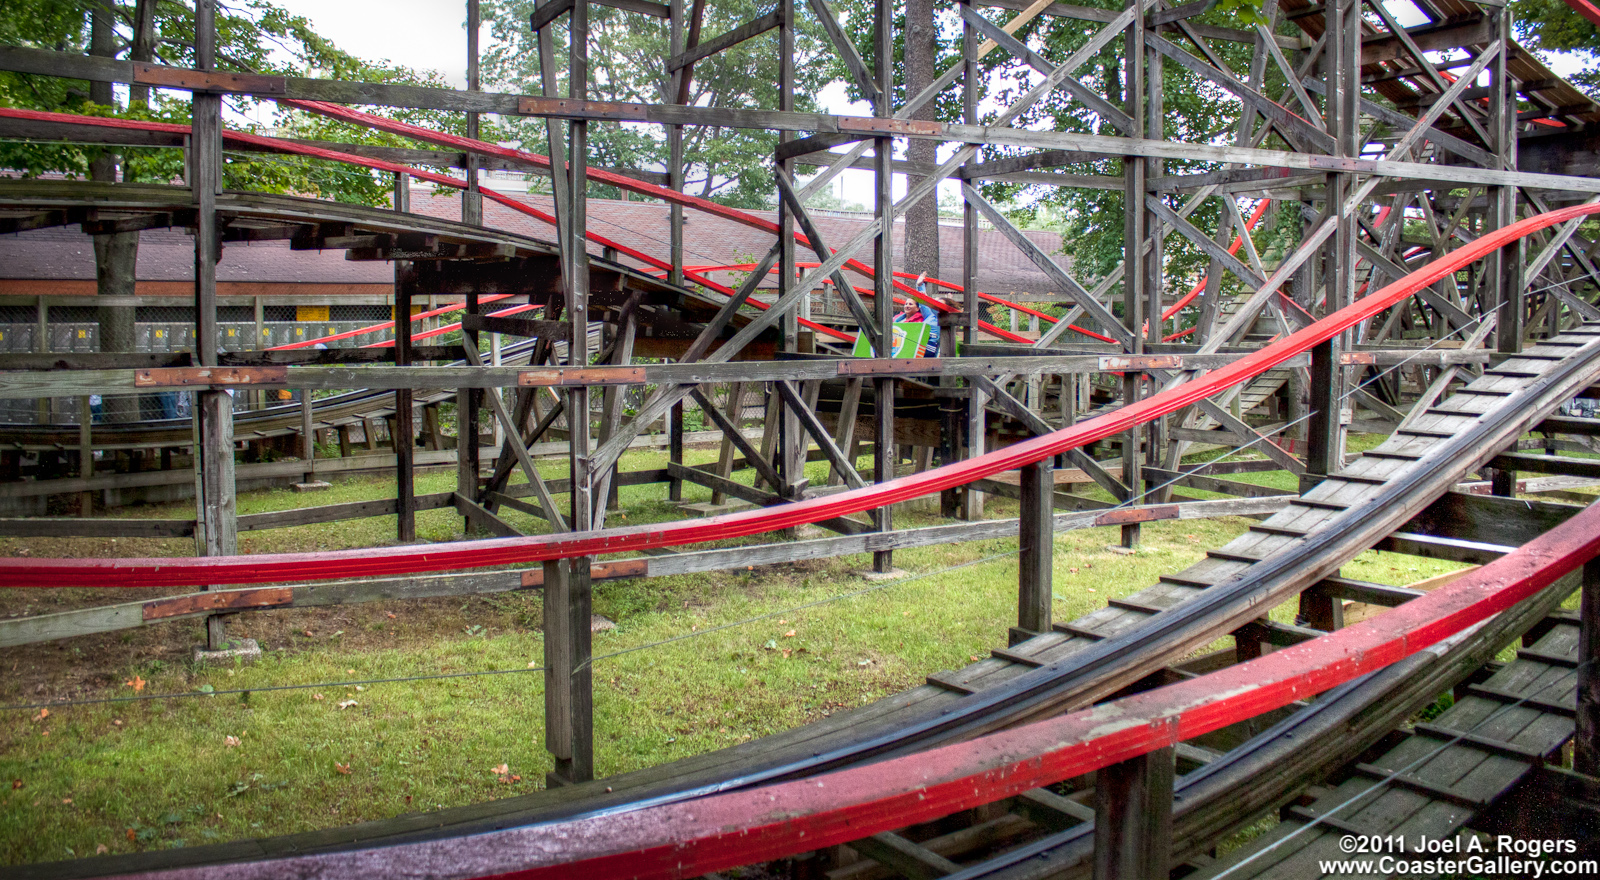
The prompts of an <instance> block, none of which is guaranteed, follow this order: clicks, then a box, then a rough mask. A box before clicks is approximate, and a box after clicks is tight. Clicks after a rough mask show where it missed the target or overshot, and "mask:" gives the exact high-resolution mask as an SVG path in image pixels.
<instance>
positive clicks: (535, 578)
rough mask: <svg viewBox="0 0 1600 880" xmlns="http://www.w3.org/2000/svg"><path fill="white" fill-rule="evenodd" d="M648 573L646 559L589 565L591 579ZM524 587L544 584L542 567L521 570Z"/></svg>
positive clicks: (642, 575)
mask: <svg viewBox="0 0 1600 880" xmlns="http://www.w3.org/2000/svg"><path fill="white" fill-rule="evenodd" d="M648 574H650V560H648V559H619V560H617V561H615V562H596V563H594V564H593V565H591V566H589V579H590V580H592V581H614V580H617V579H619V578H631V577H645V576H646V575H648ZM522 585H523V586H524V587H542V586H544V569H543V568H530V569H527V570H525V571H523V572H522Z"/></svg>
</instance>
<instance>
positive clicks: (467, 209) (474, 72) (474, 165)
mask: <svg viewBox="0 0 1600 880" xmlns="http://www.w3.org/2000/svg"><path fill="white" fill-rule="evenodd" d="M482 23H483V18H482V16H481V15H480V14H479V11H478V0H467V91H469V92H476V91H479V90H480V83H479V77H478V30H479V28H480V26H481V25H482ZM467 137H469V138H472V139H473V140H477V139H478V114H477V113H468V114H467ZM482 163H483V160H482V159H481V158H480V157H479V156H478V154H477V153H473V152H468V153H467V167H466V171H467V188H466V189H465V190H464V191H463V192H462V193H461V222H462V223H471V224H473V225H474V226H481V225H483V195H482V194H481V193H479V192H478V169H479V168H480V167H481V166H482Z"/></svg>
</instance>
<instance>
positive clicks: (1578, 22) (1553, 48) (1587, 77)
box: [1511, 0, 1600, 98]
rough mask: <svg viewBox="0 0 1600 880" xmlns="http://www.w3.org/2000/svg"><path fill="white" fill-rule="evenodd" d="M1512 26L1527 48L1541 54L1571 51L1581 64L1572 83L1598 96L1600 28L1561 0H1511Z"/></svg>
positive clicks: (1599, 94)
mask: <svg viewBox="0 0 1600 880" xmlns="http://www.w3.org/2000/svg"><path fill="white" fill-rule="evenodd" d="M1511 11H1512V14H1513V16H1514V18H1513V21H1514V24H1513V27H1515V28H1516V30H1517V36H1518V37H1520V38H1521V40H1522V42H1523V43H1524V44H1525V45H1527V46H1528V47H1529V48H1532V49H1534V50H1536V51H1538V52H1539V53H1540V54H1542V55H1546V56H1549V55H1551V54H1570V55H1573V56H1576V57H1577V58H1578V59H1580V60H1582V61H1583V62H1585V63H1584V68H1583V70H1581V71H1579V72H1577V73H1575V74H1573V75H1572V77H1571V80H1572V82H1573V83H1574V84H1575V85H1577V86H1579V87H1581V88H1583V89H1584V90H1585V91H1587V92H1588V93H1589V94H1590V95H1592V96H1595V97H1596V98H1600V28H1596V26H1595V24H1594V23H1593V22H1591V21H1589V20H1588V19H1586V18H1584V17H1583V16H1581V15H1579V14H1578V13H1577V12H1575V11H1574V10H1573V9H1572V7H1570V6H1568V5H1567V4H1566V3H1565V2H1563V0H1514V2H1513V3H1512V4H1511Z"/></svg>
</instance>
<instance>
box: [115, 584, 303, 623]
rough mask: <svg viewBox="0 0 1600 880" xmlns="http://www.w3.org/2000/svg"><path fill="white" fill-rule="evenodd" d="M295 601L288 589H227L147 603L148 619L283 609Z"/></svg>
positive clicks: (146, 614)
mask: <svg viewBox="0 0 1600 880" xmlns="http://www.w3.org/2000/svg"><path fill="white" fill-rule="evenodd" d="M293 601H294V591H293V590H291V589H289V588H288V587H266V588H263V589H258V590H225V591H222V592H217V593H196V594H194V595H191V596H174V597H172V598H170V599H154V600H152V601H149V602H146V603H144V611H143V613H144V619H145V620H162V619H164V618H168V617H182V616H184V615H186V614H199V613H202V612H206V611H239V610H243V609H246V608H281V607H283V606H285V605H288V604H290V603H292V602H293Z"/></svg>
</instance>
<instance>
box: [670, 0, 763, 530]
mask: <svg viewBox="0 0 1600 880" xmlns="http://www.w3.org/2000/svg"><path fill="white" fill-rule="evenodd" d="M669 9H670V11H671V14H672V20H671V24H670V29H669V37H668V39H669V51H670V54H671V55H672V56H673V57H676V56H677V55H679V54H681V53H682V52H683V50H684V41H685V39H687V36H686V30H685V28H684V22H683V17H684V8H683V0H671V2H670V4H669ZM692 69H693V68H688V67H685V68H679V69H678V70H676V71H674V72H673V74H672V81H671V83H670V85H669V92H668V94H667V95H666V96H665V97H666V100H667V101H668V102H679V103H681V101H682V98H681V97H679V96H680V95H681V94H682V92H683V79H684V77H686V76H688V74H689V71H690V70H692ZM667 186H669V187H671V188H672V189H675V190H677V191H678V192H683V126H681V125H669V126H667ZM780 203H781V200H780ZM667 216H668V221H667V222H668V224H669V229H668V232H669V234H670V239H669V244H668V249H669V250H671V251H672V257H671V259H672V271H671V273H670V274H669V275H668V276H667V280H668V281H669V282H671V283H672V284H677V285H682V284H683V206H682V205H680V204H678V203H677V202H673V203H672V205H671V207H669V208H668V209H667ZM673 409H674V411H675V412H677V413H678V417H677V418H678V420H679V422H678V423H679V425H680V427H681V425H682V414H683V404H682V402H681V401H680V402H679V403H678V404H676V405H675V406H674V408H673ZM678 463H679V464H682V463H683V462H682V460H678ZM672 493H673V494H672V500H674V501H678V500H681V499H682V497H683V481H682V480H673V481H672Z"/></svg>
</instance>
